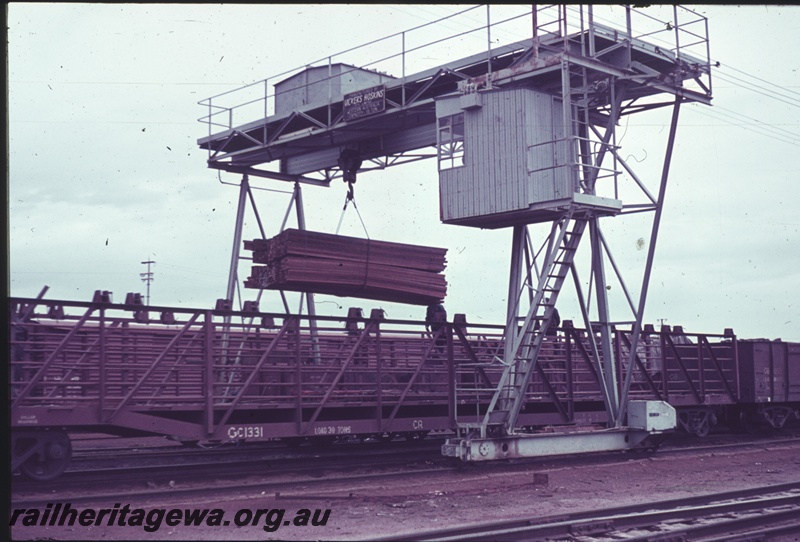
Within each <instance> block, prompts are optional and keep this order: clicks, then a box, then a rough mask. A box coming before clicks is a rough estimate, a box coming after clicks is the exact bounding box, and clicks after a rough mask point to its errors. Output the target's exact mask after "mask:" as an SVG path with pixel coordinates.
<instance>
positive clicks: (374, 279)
mask: <svg viewBox="0 0 800 542" xmlns="http://www.w3.org/2000/svg"><path fill="white" fill-rule="evenodd" d="M244 248H245V249H246V250H251V251H253V263H256V264H265V265H256V266H253V268H252V271H251V276H250V277H249V278H248V279H247V281H245V287H247V288H262V289H267V290H287V291H294V292H309V293H318V294H329V295H336V296H340V297H359V298H364V299H376V300H380V301H392V302H397V303H408V304H411V305H429V304H431V303H437V302H440V301H442V300H444V297H445V295H446V294H447V282H446V281H445V278H444V275H443V274H442V271H444V268H445V265H446V261H445V255H446V253H447V250H446V249H443V248H434V247H424V246H418V245H407V244H402V243H391V242H387V241H375V240H372V239H359V238H356V237H345V236H342V235H331V234H327V233H319V232H311V231H307V230H296V229H290V230H284V231H283V232H282V233H280V234H279V235H277V236H275V237H273V238H272V239H255V240H253V241H245V243H244Z"/></svg>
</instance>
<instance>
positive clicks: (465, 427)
mask: <svg viewBox="0 0 800 542" xmlns="http://www.w3.org/2000/svg"><path fill="white" fill-rule="evenodd" d="M587 223H588V218H585V217H578V218H573V216H572V215H571V214H568V215H566V216H565V217H563V218H562V219H561V220H560V221H559V222H558V228H559V229H558V232H557V234H556V235H555V242H554V243H553V244H552V246H553V247H554V248H553V250H551V251H550V252H549V253H548V255H547V257H546V260H545V265H544V267H543V269H542V272H541V274H540V277H539V284H538V287H537V289H536V293H535V296H534V298H533V300H532V302H531V306H530V310H529V311H528V314H527V316H526V317H525V320H524V321H523V322H522V324H521V325H517V321H516V320H515V321H514V323H513V324H509V325H507V326H506V332H505V344H506V350H507V351H504V352H503V353H502V358H501V357H500V356H499V355H496V356H494V361H493V362H492V363H475V364H463V365H460V367H459V369H462V370H463V369H470V368H471V369H472V370H473V371H474V373H475V378H468V379H465V380H464V381H459V379H458V378H457V379H456V380H457V381H456V385H455V405H456V422H457V426H458V429H459V432H461V433H462V434H466V433H476V432H479V434H480V438H486V437H487V436H488V435H489V434H491V433H494V432H496V431H498V430H502V429H504V428H505V429H506V432H509V431H510V430H511V429H513V427H514V425H515V423H516V419H517V416H518V415H519V413H520V411H521V409H522V407H523V405H524V402H525V392H526V390H527V389H528V386H529V385H530V383H531V379H532V378H533V375H534V372H537V371H539V372H541V371H542V370H543V369H542V368H541V366H540V364H539V363H538V362H539V359H540V356H541V355H542V353H543V349H542V346H543V344H544V343H545V338H546V336H547V329H548V327H549V325H550V322H551V321H552V319H553V314H554V313H555V305H556V302H557V301H558V295H559V293H560V291H561V287H562V286H563V284H564V280H565V279H566V277H567V273H568V272H569V270H570V268H571V266H572V262H573V260H574V258H575V253H576V252H577V249H578V245H579V244H580V240H581V236H582V235H583V232H584V230H585V228H586V224H587ZM497 363H501V364H502V365H503V366H504V367H503V372H502V374H501V376H500V379H499V381H498V382H497V384H496V385H493V384H492V382H491V381H490V379H489V377H488V376H487V372H486V369H488V368H489V367H492V366H494V367H496V364H497ZM480 386H483V387H480ZM490 393H491V394H492V395H491V400H490V401H489V404H488V408H486V411H485V412H483V413H482V414H481V416H480V417H482V419H481V420H476V416H475V412H474V411H473V412H471V413H468V414H466V415H464V416H461V419H459V413H458V410H459V408H461V410H462V412H463V411H464V410H468V409H470V407H475V408H477V409H478V411H479V412H481V411H482V408H481V406H480V405H476V404H475V399H476V398H477V397H481V396H483V397H488V394H490ZM479 402H480V401H479ZM463 405H467V407H466V408H462V407H463ZM466 417H469V418H471V419H472V420H473V421H465V420H464V418H466Z"/></svg>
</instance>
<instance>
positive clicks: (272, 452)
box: [12, 436, 800, 507]
mask: <svg viewBox="0 0 800 542" xmlns="http://www.w3.org/2000/svg"><path fill="white" fill-rule="evenodd" d="M441 443H442V441H441V440H439V439H427V440H424V441H416V442H397V443H393V444H392V445H391V446H381V445H378V444H374V445H362V446H353V445H346V444H343V445H334V446H331V447H330V448H328V449H324V450H319V449H314V448H311V447H305V448H300V449H295V450H290V449H288V448H286V447H278V446H263V445H253V446H242V447H240V448H237V447H234V446H231V447H227V448H225V447H221V448H218V449H211V450H208V449H206V450H203V449H199V450H183V451H182V453H180V452H181V450H180V449H178V450H173V449H170V450H164V449H162V448H157V449H156V450H154V451H152V453H150V454H148V453H144V454H136V453H133V452H131V453H130V454H127V456H126V459H125V460H124V461H122V460H119V461H117V463H116V465H115V466H112V467H109V466H98V465H99V462H98V460H97V459H98V457H99V456H103V455H104V454H103V451H102V450H99V449H91V450H89V451H88V453H85V454H84V453H81V454H79V456H78V460H79V461H78V462H77V463H76V465H74V466H73V468H72V470H70V471H68V472H67V473H65V474H64V475H63V476H62V477H61V478H60V479H58V480H55V481H52V482H49V483H41V482H33V481H30V480H27V479H24V478H23V477H20V476H17V477H14V479H13V481H12V499H13V501H14V503H15V504H17V505H23V504H24V505H27V506H31V507H33V506H36V505H40V504H46V502H49V501H50V500H52V498H53V493H54V492H55V493H57V494H58V495H60V496H61V497H64V496H69V497H70V499H72V500H73V501H74V502H82V501H83V502H89V501H93V500H101V499H111V498H114V497H116V496H118V495H119V494H120V492H124V493H125V494H126V495H127V496H129V497H133V496H140V497H142V498H154V497H157V496H160V495H170V496H171V497H170V498H174V497H177V496H179V495H180V496H191V495H194V494H207V493H208V491H209V490H213V491H214V493H215V494H223V493H226V492H231V493H233V492H237V491H253V490H256V491H257V492H258V493H260V494H262V495H263V494H278V493H281V492H283V494H284V498H286V496H287V494H286V491H287V490H291V491H292V492H293V494H295V495H297V496H298V497H300V496H305V497H311V498H313V497H315V496H316V495H322V494H325V495H327V496H328V497H330V498H356V497H358V495H357V494H352V493H348V492H346V491H345V492H342V491H341V489H339V490H331V489H330V488H329V487H323V486H330V485H331V484H334V483H335V484H338V485H339V486H342V487H347V486H349V487H357V486H358V485H359V484H360V483H361V482H363V481H365V480H372V481H378V480H380V479H391V478H395V479H396V478H402V477H403V476H411V475H415V474H435V473H445V472H448V471H451V472H454V471H459V470H462V471H465V472H466V473H477V472H488V471H496V470H502V471H505V472H511V471H514V470H529V469H530V468H531V466H532V465H534V464H536V465H537V468H544V469H547V468H559V467H564V466H601V465H604V464H615V463H619V462H624V461H631V460H637V459H640V460H647V458H648V457H649V454H633V453H629V454H620V453H602V454H591V455H578V456H567V457H562V458H559V459H548V458H543V459H541V460H537V461H536V462H534V461H533V460H513V461H508V462H504V463H498V464H496V465H486V466H482V467H481V469H477V468H476V467H475V466H474V465H464V464H463V463H460V462H458V461H454V460H451V459H448V458H444V457H442V456H441V453H440V446H441ZM798 443H800V438H799V437H796V436H787V437H784V438H770V439H752V438H749V439H747V440H746V441H744V442H741V441H738V442H734V441H732V440H731V439H730V438H718V439H717V441H716V442H713V443H710V444H707V443H705V442H703V443H702V444H701V445H698V443H697V441H696V439H677V441H676V442H675V443H674V444H673V445H671V446H668V447H664V448H663V449H662V450H660V451H659V452H658V454H657V456H673V455H688V454H703V453H715V452H723V451H736V450H744V449H747V448H769V447H772V446H793V445H796V444H798ZM115 453H116V452H115V451H110V452H109V457H107V458H105V459H104V460H103V461H109V460H113V458H114V457H115V455H114V454H115ZM298 488H302V491H301V492H298Z"/></svg>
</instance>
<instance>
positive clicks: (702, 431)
mask: <svg viewBox="0 0 800 542" xmlns="http://www.w3.org/2000/svg"><path fill="white" fill-rule="evenodd" d="M710 431H711V423H710V422H709V420H708V417H704V418H703V421H701V422H700V423H699V424H697V425H695V426H694V431H692V432H693V433H694V434H695V435H696V436H698V437H700V438H706V437H707V436H708V433H709V432H710Z"/></svg>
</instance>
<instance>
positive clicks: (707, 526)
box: [377, 482, 800, 542]
mask: <svg viewBox="0 0 800 542" xmlns="http://www.w3.org/2000/svg"><path fill="white" fill-rule="evenodd" d="M796 533H800V482H792V483H787V484H780V485H770V486H762V487H757V488H752V489H747V490H740V491H731V492H726V493H717V494H710V495H702V496H697V497H693V498H682V499H677V500H668V501H661V502H650V503H645V504H639V505H634V506H621V507H614V508H606V509H602V510H593V511H590V512H579V513H574V514H561V515H558V516H550V517H543V518H526V519H518V520H513V521H502V522H492V523H482V524H473V525H468V526H461V527H457V528H448V529H440V530H435V531H428V532H424V533H415V535H414V540H427V541H431V542H433V541H436V542H445V541H452V540H462V541H468V540H495V541H518V540H527V541H531V540H535V541H550V540H560V541H578V540H579V541H581V542H592V541H601V540H603V541H607V540H625V541H628V542H631V541H650V542H652V541H682V540H692V541H693V542H722V541H730V540H732V539H733V538H734V537H736V539H737V540H772V539H774V538H776V537H779V536H784V535H789V534H796ZM405 539H407V538H404V537H387V538H378V539H377V540H381V541H384V542H389V541H399V540H405Z"/></svg>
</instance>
